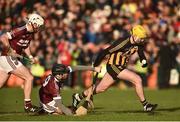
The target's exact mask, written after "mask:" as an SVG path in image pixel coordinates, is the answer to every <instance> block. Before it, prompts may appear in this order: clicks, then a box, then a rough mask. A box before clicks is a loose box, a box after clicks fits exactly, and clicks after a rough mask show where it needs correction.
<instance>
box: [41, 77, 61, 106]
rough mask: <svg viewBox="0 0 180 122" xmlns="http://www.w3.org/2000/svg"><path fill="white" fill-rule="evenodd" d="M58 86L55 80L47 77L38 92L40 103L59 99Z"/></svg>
mask: <svg viewBox="0 0 180 122" xmlns="http://www.w3.org/2000/svg"><path fill="white" fill-rule="evenodd" d="M60 87H61V86H60V85H59V84H58V83H57V79H56V78H55V77H54V76H52V75H49V76H48V77H47V78H46V79H45V81H44V83H43V85H42V86H41V88H40V90H39V97H40V100H41V102H42V103H44V104H46V103H49V102H51V101H52V100H53V97H59V96H60V94H59V92H60Z"/></svg>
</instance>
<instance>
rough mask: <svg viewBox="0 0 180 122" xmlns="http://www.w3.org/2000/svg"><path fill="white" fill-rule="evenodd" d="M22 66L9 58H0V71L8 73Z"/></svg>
mask: <svg viewBox="0 0 180 122" xmlns="http://www.w3.org/2000/svg"><path fill="white" fill-rule="evenodd" d="M22 65H23V64H22V63H21V62H20V61H19V60H18V59H17V58H13V57H11V56H0V70H2V71H5V72H6V73H9V72H11V71H13V70H15V69H17V68H18V67H20V66H22Z"/></svg>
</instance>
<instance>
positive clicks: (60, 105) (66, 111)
mask: <svg viewBox="0 0 180 122" xmlns="http://www.w3.org/2000/svg"><path fill="white" fill-rule="evenodd" d="M53 99H54V98H53ZM54 101H55V105H56V106H58V108H59V110H60V111H62V112H63V113H64V114H65V115H69V116H70V115H73V113H72V111H71V110H70V109H69V108H68V107H66V106H65V105H64V104H63V103H62V101H61V99H54Z"/></svg>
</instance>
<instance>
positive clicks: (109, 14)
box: [0, 0, 180, 89]
mask: <svg viewBox="0 0 180 122" xmlns="http://www.w3.org/2000/svg"><path fill="white" fill-rule="evenodd" d="M32 12H37V13H39V14H40V15H41V16H43V18H44V19H45V27H44V28H43V29H42V31H41V32H40V33H38V34H35V35H34V40H33V41H31V51H32V54H33V55H34V56H38V59H39V63H38V64H34V65H28V63H27V62H25V61H24V63H25V64H26V65H28V66H29V68H30V69H31V71H32V73H33V75H34V77H35V80H34V83H33V84H34V86H36V85H39V84H41V82H42V80H43V79H44V77H45V76H47V74H49V73H50V69H51V67H52V64H53V63H55V62H57V63H62V64H65V65H71V66H76V65H91V64H92V61H93V57H94V56H95V55H97V53H98V52H99V51H100V50H101V49H103V48H106V47H107V46H108V45H109V44H111V43H112V42H113V41H117V40H118V39H119V38H122V37H123V36H125V35H126V34H128V33H129V30H130V29H131V28H132V26H133V25H135V24H141V25H143V26H144V27H145V28H146V29H147V31H148V34H149V37H150V38H149V41H148V42H147V44H146V46H145V54H146V57H147V59H148V63H149V65H148V68H141V64H140V62H139V59H138V56H137V55H133V56H132V58H131V60H130V63H129V65H128V68H129V69H131V70H133V71H135V72H136V73H138V74H139V75H140V76H141V77H142V78H143V85H144V86H145V87H148V88H151V89H157V88H169V87H171V86H172V87H173V86H179V85H180V82H179V81H180V78H179V77H180V76H179V74H180V3H179V1H178V0H0V35H1V34H3V33H5V32H7V31H9V30H11V29H12V28H15V27H18V26H21V25H23V24H24V23H25V21H26V17H27V16H28V14H29V13H32ZM1 49H2V47H1ZM103 72H105V68H103ZM102 76H103V73H102V74H100V75H99V79H100V78H101V77H102ZM22 83H23V81H22V80H21V79H19V78H17V77H15V76H11V77H10V79H9V80H8V82H7V86H8V87H13V86H19V85H22ZM91 83H92V72H90V71H86V72H75V73H73V74H71V76H70V77H69V80H68V82H66V83H65V85H66V86H69V87H72V88H76V86H82V87H88V86H89V85H90V84H91ZM115 85H117V86H118V87H120V88H126V87H127V86H130V85H129V84H127V83H124V82H123V81H121V80H120V82H119V83H118V84H115Z"/></svg>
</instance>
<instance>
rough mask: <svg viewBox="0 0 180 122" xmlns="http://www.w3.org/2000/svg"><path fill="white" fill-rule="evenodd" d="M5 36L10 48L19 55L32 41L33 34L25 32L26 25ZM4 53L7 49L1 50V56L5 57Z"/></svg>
mask: <svg viewBox="0 0 180 122" xmlns="http://www.w3.org/2000/svg"><path fill="white" fill-rule="evenodd" d="M7 35H8V38H9V43H10V46H11V48H12V49H14V50H15V51H16V53H18V54H21V53H22V50H23V49H26V48H27V47H28V46H29V44H30V41H31V40H32V39H33V33H30V32H28V31H27V28H26V25H24V26H22V27H19V28H15V29H13V30H12V31H10V32H7ZM6 53H7V49H3V52H2V55H7V54H6Z"/></svg>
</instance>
